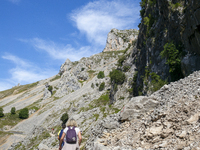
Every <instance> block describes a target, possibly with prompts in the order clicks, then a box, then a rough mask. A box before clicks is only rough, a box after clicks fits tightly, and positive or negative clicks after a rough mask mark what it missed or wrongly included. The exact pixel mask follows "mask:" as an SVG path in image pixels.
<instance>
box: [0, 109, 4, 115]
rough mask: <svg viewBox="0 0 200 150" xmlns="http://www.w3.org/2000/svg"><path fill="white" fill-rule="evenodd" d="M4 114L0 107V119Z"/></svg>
mask: <svg viewBox="0 0 200 150" xmlns="http://www.w3.org/2000/svg"><path fill="white" fill-rule="evenodd" d="M3 116H4V113H3V108H1V107H0V117H3Z"/></svg>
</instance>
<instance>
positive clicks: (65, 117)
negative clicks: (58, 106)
mask: <svg viewBox="0 0 200 150" xmlns="http://www.w3.org/2000/svg"><path fill="white" fill-rule="evenodd" d="M68 119H69V116H68V113H67V112H66V113H64V114H63V115H62V116H61V118H60V120H61V121H62V122H63V123H64V124H65V123H66V122H67V120H68Z"/></svg>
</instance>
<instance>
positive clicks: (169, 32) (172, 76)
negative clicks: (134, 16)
mask: <svg viewBox="0 0 200 150" xmlns="http://www.w3.org/2000/svg"><path fill="white" fill-rule="evenodd" d="M140 4H141V11H140V13H141V18H142V20H141V23H140V25H139V28H140V29H139V35H138V42H137V49H138V53H137V59H136V66H137V70H138V75H137V82H136V83H137V86H136V89H138V88H140V89H141V85H142V87H143V94H147V92H146V91H145V89H144V87H145V85H144V78H141V77H142V76H143V77H145V73H147V72H149V73H156V74H157V75H159V76H160V77H161V78H162V79H163V80H166V79H167V80H168V82H170V81H175V80H177V79H180V78H182V77H184V76H188V75H189V74H191V73H192V72H193V71H195V70H199V69H200V65H199V63H200V41H199V39H200V18H199V16H200V1H199V0H187V1H183V0H142V1H141V3H140ZM167 44H171V46H172V45H173V47H174V50H178V55H177V58H178V59H180V63H177V64H178V65H177V66H176V67H175V69H174V72H169V71H170V69H171V68H172V67H173V66H170V65H169V64H166V62H167V59H169V58H162V57H161V52H162V51H163V50H164V46H166V45H167ZM146 78H147V81H146V82H151V80H152V79H151V77H149V76H146Z"/></svg>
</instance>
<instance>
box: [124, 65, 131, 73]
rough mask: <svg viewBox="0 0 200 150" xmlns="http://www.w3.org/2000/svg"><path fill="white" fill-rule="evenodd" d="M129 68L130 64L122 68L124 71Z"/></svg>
mask: <svg viewBox="0 0 200 150" xmlns="http://www.w3.org/2000/svg"><path fill="white" fill-rule="evenodd" d="M130 68H131V67H130V66H124V67H123V70H124V71H125V72H127V71H128V70H129V69H130Z"/></svg>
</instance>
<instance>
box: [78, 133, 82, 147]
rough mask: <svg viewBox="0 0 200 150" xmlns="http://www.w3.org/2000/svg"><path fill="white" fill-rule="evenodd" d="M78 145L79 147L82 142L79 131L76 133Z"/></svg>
mask: <svg viewBox="0 0 200 150" xmlns="http://www.w3.org/2000/svg"><path fill="white" fill-rule="evenodd" d="M78 139H79V140H78V144H79V146H80V145H81V141H82V136H81V131H79V132H78Z"/></svg>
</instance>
